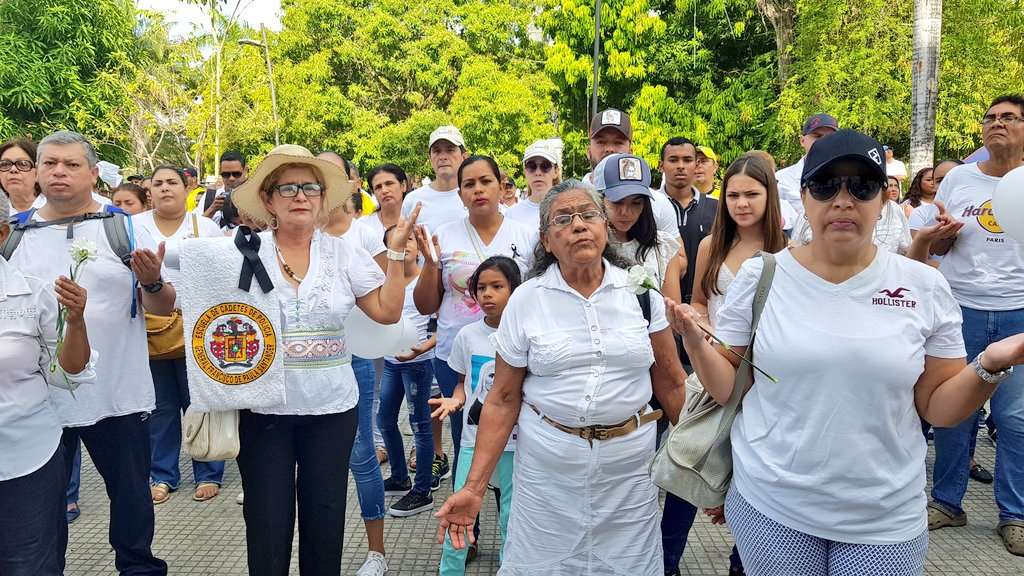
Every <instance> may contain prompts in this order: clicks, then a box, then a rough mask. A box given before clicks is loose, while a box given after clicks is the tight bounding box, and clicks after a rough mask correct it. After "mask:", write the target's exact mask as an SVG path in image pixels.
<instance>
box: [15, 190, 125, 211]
mask: <svg viewBox="0 0 1024 576" xmlns="http://www.w3.org/2000/svg"><path fill="white" fill-rule="evenodd" d="M92 199H93V201H94V202H96V203H98V204H99V205H100V206H109V205H110V204H113V202H111V201H110V199H109V198H107V197H106V196H101V195H99V194H97V193H95V192H93V193H92ZM43 206H46V194H40V195H39V196H36V199H35V200H33V201H32V207H33V208H35V209H36V210H38V209H40V208H42V207H43Z"/></svg>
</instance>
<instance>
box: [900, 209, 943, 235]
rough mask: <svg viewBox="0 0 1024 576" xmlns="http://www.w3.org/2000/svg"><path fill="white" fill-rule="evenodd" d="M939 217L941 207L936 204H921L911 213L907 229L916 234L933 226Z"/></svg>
mask: <svg viewBox="0 0 1024 576" xmlns="http://www.w3.org/2000/svg"><path fill="white" fill-rule="evenodd" d="M938 215H939V207H938V206H936V205H935V204H921V205H920V206H918V207H917V208H914V210H913V211H912V212H911V213H910V218H909V219H908V220H907V227H909V228H910V230H911V231H912V232H916V231H918V230H920V229H921V228H925V227H927V226H931V225H932V224H934V223H935V217H936V216H938Z"/></svg>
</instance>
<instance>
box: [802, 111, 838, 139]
mask: <svg viewBox="0 0 1024 576" xmlns="http://www.w3.org/2000/svg"><path fill="white" fill-rule="evenodd" d="M818 128H831V129H833V130H839V122H837V121H836V119H835V118H834V117H832V116H831V115H829V114H813V115H811V116H808V117H807V120H804V131H803V132H802V134H803V135H804V136H806V135H808V134H810V133H811V132H814V131H815V130H817V129H818Z"/></svg>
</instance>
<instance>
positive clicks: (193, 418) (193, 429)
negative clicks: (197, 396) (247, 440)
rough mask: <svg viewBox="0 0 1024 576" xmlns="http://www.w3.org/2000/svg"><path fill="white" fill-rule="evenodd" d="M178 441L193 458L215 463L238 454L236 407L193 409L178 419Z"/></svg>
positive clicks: (186, 411)
mask: <svg viewBox="0 0 1024 576" xmlns="http://www.w3.org/2000/svg"><path fill="white" fill-rule="evenodd" d="M181 442H182V444H183V445H184V446H185V451H186V452H188V455H189V456H191V457H192V459H193V460H199V461H200V462H214V461H218V460H231V459H234V458H236V457H237V456H238V450H239V443H238V410H223V411H220V412H195V411H193V410H192V408H191V407H190V408H189V409H187V410H185V416H184V418H182V420H181Z"/></svg>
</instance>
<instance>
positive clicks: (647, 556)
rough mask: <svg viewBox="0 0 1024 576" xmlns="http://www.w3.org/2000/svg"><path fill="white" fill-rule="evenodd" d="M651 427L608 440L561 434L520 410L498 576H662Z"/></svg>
mask: <svg viewBox="0 0 1024 576" xmlns="http://www.w3.org/2000/svg"><path fill="white" fill-rule="evenodd" d="M656 434H657V426H656V425H655V424H654V423H649V424H646V425H644V426H643V427H642V428H641V429H639V430H636V431H634V432H633V433H631V434H628V435H626V436H622V437H619V438H614V439H612V440H595V441H594V445H593V448H591V446H590V444H589V443H588V442H587V441H586V440H583V439H582V438H577V437H574V436H572V435H570V434H566V433H565V432H562V431H561V430H557V429H555V428H554V427H553V426H551V425H550V424H547V423H545V422H544V421H543V420H541V418H540V416H538V415H537V414H536V413H534V411H533V410H531V409H530V408H529V407H528V406H526V405H525V404H524V406H523V409H522V410H521V411H520V413H519V438H518V441H517V444H516V460H515V481H514V483H515V490H516V494H515V497H513V499H512V510H511V512H510V514H509V522H508V537H507V539H506V541H505V551H504V557H503V559H502V564H501V569H500V570H498V575H499V576H576V575H580V576H583V575H586V576H662V574H663V571H664V570H663V559H662V553H661V530H660V527H659V524H658V518H659V507H658V490H657V488H656V487H655V486H654V484H653V483H652V482H651V478H650V476H649V475H648V473H647V466H648V464H649V463H650V460H651V458H653V457H654V441H655V436H656Z"/></svg>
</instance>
